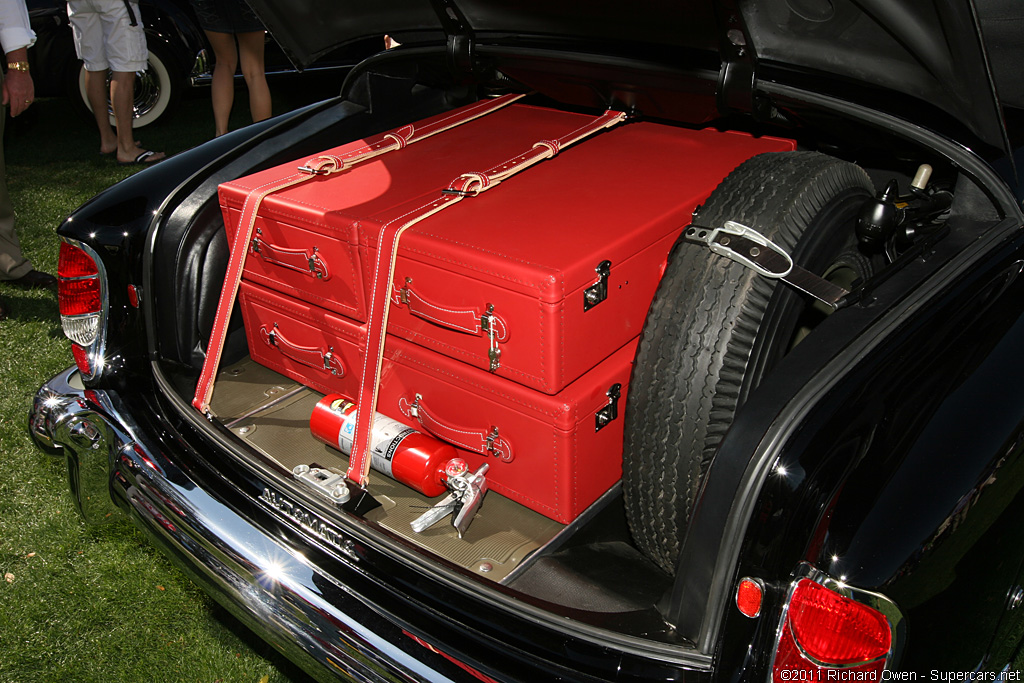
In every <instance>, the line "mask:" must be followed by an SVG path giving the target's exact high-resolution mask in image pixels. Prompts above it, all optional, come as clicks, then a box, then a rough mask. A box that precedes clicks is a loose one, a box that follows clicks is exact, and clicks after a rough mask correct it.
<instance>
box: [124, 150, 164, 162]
mask: <svg viewBox="0 0 1024 683" xmlns="http://www.w3.org/2000/svg"><path fill="white" fill-rule="evenodd" d="M154 154H157V152H154V151H152V150H148V149H147V150H146V151H145V152H143V153H141V154H139V156H137V157H135V159H134V160H132V161H118V162H117V165H118V166H150V165H152V164H158V163H160V162H161V161H163V160H164V157H160V158H159V159H156V160H155V161H147V159H149V158H150V157H151V156H153V155H154Z"/></svg>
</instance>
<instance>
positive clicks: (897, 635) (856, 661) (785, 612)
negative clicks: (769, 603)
mask: <svg viewBox="0 0 1024 683" xmlns="http://www.w3.org/2000/svg"><path fill="white" fill-rule="evenodd" d="M903 631H904V623H903V614H902V612H901V611H900V610H899V608H898V607H897V606H896V604H895V603H894V602H893V601H892V600H890V599H889V598H887V597H886V596H884V595H882V594H880V593H875V592H872V591H867V590H863V589H859V588H856V587H853V586H850V585H848V584H847V583H846V582H845V581H844V580H842V579H835V578H833V577H831V576H828V575H827V574H825V573H824V572H821V571H819V570H817V569H815V568H814V567H811V566H810V565H801V566H800V568H799V570H798V572H797V575H796V577H795V578H794V580H793V581H792V583H791V584H790V586H789V589H788V592H787V595H786V602H785V604H784V606H783V609H782V614H781V617H780V620H779V626H778V629H777V631H776V635H775V651H774V656H773V661H772V666H771V671H770V674H769V676H768V680H769V681H770V682H771V683H777V682H778V683H781V682H782V681H799V680H815V681H817V680H822V681H824V680H881V672H882V671H883V670H885V669H887V668H889V667H890V666H891V665H892V663H893V661H894V660H895V659H896V657H897V655H898V652H899V647H900V646H901V644H902V641H903Z"/></svg>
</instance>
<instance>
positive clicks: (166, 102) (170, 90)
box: [72, 45, 182, 128]
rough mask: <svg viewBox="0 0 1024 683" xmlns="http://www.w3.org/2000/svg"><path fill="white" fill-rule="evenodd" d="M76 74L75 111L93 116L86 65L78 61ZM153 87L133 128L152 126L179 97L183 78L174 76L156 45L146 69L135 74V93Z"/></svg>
mask: <svg viewBox="0 0 1024 683" xmlns="http://www.w3.org/2000/svg"><path fill="white" fill-rule="evenodd" d="M74 73H75V78H74V85H75V87H73V88H72V91H73V92H72V97H73V98H74V100H75V104H76V108H77V109H81V110H82V111H83V113H84V114H85V115H87V116H88V117H90V118H91V117H92V106H91V105H90V103H89V96H88V94H87V92H86V85H85V65H84V64H82V63H81V62H79V67H78V70H77V71H76V72H74ZM145 87H152V88H153V89H154V91H155V92H156V93H157V96H156V98H155V100H154V101H153V102H152V105H151V106H146V107H145V110H144V111H142V112H136V113H135V115H134V116H133V118H132V128H144V127H145V126H148V125H151V124H153V123H155V122H157V121H158V120H160V118H161V117H162V116H164V115H165V114H167V113H168V111H170V110H172V109H173V106H174V104H175V103H176V102H177V100H178V97H179V96H180V90H181V87H182V79H181V78H179V77H178V75H177V69H175V68H174V66H173V63H172V62H171V61H170V60H169V59H167V57H166V56H165V53H164V51H163V50H162V49H161V48H160V47H159V46H158V45H151V46H150V47H149V59H148V66H147V69H146V71H145V72H144V73H136V83H135V93H136V95H138V93H139V90H140V88H145ZM110 125H111V126H115V125H116V121H115V120H114V116H113V114H111V115H110Z"/></svg>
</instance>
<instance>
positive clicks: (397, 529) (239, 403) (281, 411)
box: [211, 359, 565, 582]
mask: <svg viewBox="0 0 1024 683" xmlns="http://www.w3.org/2000/svg"><path fill="white" fill-rule="evenodd" d="M215 387H216V389H215V391H214V394H213V401H212V403H211V408H212V410H213V413H214V414H215V415H217V416H218V417H219V418H220V420H221V421H222V422H223V423H224V424H225V425H227V426H228V427H230V428H231V430H232V431H233V432H234V433H235V434H237V435H238V436H239V437H241V438H242V439H244V440H245V441H247V442H248V443H249V444H251V445H252V446H253V447H255V448H256V449H258V450H259V451H260V452H262V453H263V454H265V455H266V456H267V457H269V458H271V459H272V460H274V461H276V462H277V463H279V464H280V465H281V466H282V467H284V468H286V469H287V470H289V471H290V470H292V469H294V468H295V467H296V466H297V465H316V466H318V467H322V468H325V469H328V470H332V471H334V472H337V473H339V474H344V473H345V470H346V468H347V467H348V458H347V457H346V456H345V455H343V454H342V453H341V452H340V451H336V450H334V449H333V448H330V447H328V446H326V445H325V444H323V443H321V442H319V441H317V440H316V439H314V438H313V436H312V434H311V433H310V431H309V416H310V414H311V413H312V412H313V406H315V405H316V403H317V401H319V400H320V399H321V398H322V397H323V395H322V394H320V393H318V392H316V391H313V390H311V389H309V388H306V387H303V386H302V385H301V384H298V383H297V382H294V381H292V380H290V379H288V378H286V377H283V376H282V375H279V374H278V373H276V372H274V371H273V370H270V369H268V368H265V367H263V366H261V365H258V364H256V363H254V362H253V361H252V360H250V359H246V360H244V361H242V362H240V363H236V364H235V365H233V366H231V367H228V368H226V369H225V370H223V371H222V372H221V373H220V374H219V375H218V376H217V382H216V385H215ZM369 491H370V493H371V494H372V495H373V497H374V498H375V499H376V500H377V501H378V502H379V503H381V506H380V507H379V508H375V509H374V510H371V511H370V512H369V513H367V515H366V518H367V519H368V520H371V521H375V522H377V523H379V524H380V525H381V526H383V527H386V528H388V529H390V530H391V531H392V532H394V533H395V534H398V535H399V536H402V537H403V538H406V539H407V540H409V541H411V542H412V543H415V544H416V545H419V546H421V547H423V548H426V549H428V550H430V551H431V552H433V553H435V554H437V555H439V556H441V557H442V558H444V559H445V560H447V561H449V562H452V563H454V564H456V565H459V566H460V567H464V568H465V569H468V570H469V571H472V572H474V573H476V574H479V575H480V576H483V577H486V578H488V579H491V580H493V581H497V582H501V581H502V580H503V579H505V578H507V577H508V576H509V574H510V573H511V572H512V571H513V570H514V569H515V568H516V567H517V566H518V565H519V564H520V563H521V562H522V561H523V560H524V559H526V558H527V557H528V556H529V555H530V553H532V552H533V551H534V550H536V549H538V548H540V547H541V546H543V545H545V544H547V543H549V542H550V541H551V540H552V539H553V538H554V537H555V536H556V535H557V534H558V533H559V532H560V531H561V530H562V529H564V528H565V527H564V526H563V525H561V524H559V523H558V522H555V521H553V520H551V519H548V518H547V517H544V516H543V515H540V514H538V513H536V512H534V511H533V510H530V509H529V508H526V507H524V506H522V505H520V504H519V503H516V502H514V501H511V500H509V499H508V498H505V497H504V496H501V495H500V494H498V493H495V492H494V491H489V492H488V493H487V495H486V496H485V497H484V502H483V505H482V506H481V507H480V510H479V511H478V512H477V514H476V517H474V519H473V523H472V525H471V526H470V527H469V530H468V531H467V532H466V534H465V536H464V537H463V538H461V539H460V538H459V536H458V533H456V531H455V529H454V528H453V527H452V526H451V523H450V518H446V519H445V520H443V521H441V522H438V523H437V524H435V525H434V526H432V527H431V528H429V529H427V530H425V531H423V532H422V533H419V534H417V533H415V532H413V531H412V529H411V528H410V526H409V523H410V522H412V520H414V519H415V518H416V517H418V516H420V515H421V514H422V513H423V512H424V511H426V510H427V509H428V508H429V507H431V506H432V505H433V504H434V503H436V502H438V501H439V500H441V497H440V496H439V497H438V498H427V497H426V496H423V495H422V494H420V493H418V492H417V491H414V490H413V489H411V488H409V487H407V486H404V485H402V484H400V483H398V482H397V481H395V480H394V479H391V478H389V477H387V476H385V475H383V474H380V473H377V472H371V473H370V485H369Z"/></svg>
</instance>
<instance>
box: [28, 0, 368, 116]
mask: <svg viewBox="0 0 1024 683" xmlns="http://www.w3.org/2000/svg"><path fill="white" fill-rule="evenodd" d="M139 7H140V13H141V15H142V21H143V24H144V26H145V29H146V39H147V46H148V48H149V68H148V69H147V70H146V71H145V72H143V73H140V74H139V76H138V78H137V79H136V84H135V102H134V106H133V112H134V116H135V127H136V128H141V127H143V126H148V125H149V124H151V123H154V122H156V121H157V120H159V119H160V117H161V116H164V115H165V114H168V113H170V112H173V111H174V105H175V104H177V102H178V100H179V98H180V97H181V96H182V94H183V93H184V92H185V91H186V90H187V89H188V88H190V87H193V86H205V85H209V84H210V80H211V78H212V75H213V50H212V49H211V48H210V46H209V44H208V43H207V40H206V36H205V35H204V34H203V30H202V28H201V27H200V25H199V20H198V19H197V18H196V14H195V11H194V10H193V8H192V6H191V4H190V3H189V2H188V0H142V1H141V2H140V3H139ZM28 9H29V18H30V20H31V22H32V28H33V30H34V31H35V32H36V37H37V42H36V45H35V46H33V47H32V48H31V49H30V51H29V62H30V64H31V65H32V76H33V79H34V80H35V83H36V91H37V94H38V95H40V96H42V97H67V98H69V101H70V102H71V104H72V106H73V107H74V108H75V109H76V110H77V111H78V112H79V113H80V114H82V115H83V116H86V117H90V120H91V116H92V113H91V108H90V105H89V101H88V98H87V96H86V94H85V77H84V74H83V67H82V62H81V60H79V59H78V56H77V55H76V54H75V46H74V41H73V39H72V37H71V26H70V24H69V23H68V15H67V2H65V1H64V0H28ZM380 42H381V39H380V37H375V38H373V39H372V40H367V41H366V42H363V43H360V44H356V45H353V46H349V47H348V48H346V49H342V50H340V51H338V52H335V53H333V54H330V55H326V56H324V57H323V58H322V59H321V60H319V61H318V62H317V63H316V64H313V65H310V69H311V70H314V71H325V72H327V71H330V72H337V73H338V74H339V76H338V77H339V79H340V78H343V77H344V74H345V73H346V72H347V71H348V69H349V68H351V67H352V65H353V64H355V63H356V62H358V61H359V59H360V58H361V57H362V56H365V55H367V54H370V53H371V52H372V51H374V50H371V49H370V45H371V44H372V45H373V46H378V45H379V44H380ZM265 59H266V68H267V74H268V76H270V77H272V78H279V77H289V76H293V75H296V74H297V73H298V71H297V70H296V69H295V67H294V66H293V65H292V63H291V62H289V61H288V58H287V57H286V56H285V54H284V53H283V52H282V51H281V48H280V47H279V46H278V44H277V43H276V42H275V41H274V40H273V38H272V37H271V36H270V35H269V34H268V35H267V40H266V58H265ZM238 79H241V74H239V75H238Z"/></svg>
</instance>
